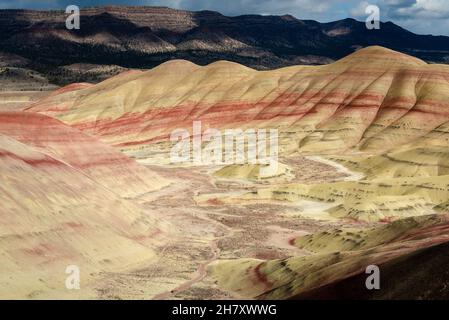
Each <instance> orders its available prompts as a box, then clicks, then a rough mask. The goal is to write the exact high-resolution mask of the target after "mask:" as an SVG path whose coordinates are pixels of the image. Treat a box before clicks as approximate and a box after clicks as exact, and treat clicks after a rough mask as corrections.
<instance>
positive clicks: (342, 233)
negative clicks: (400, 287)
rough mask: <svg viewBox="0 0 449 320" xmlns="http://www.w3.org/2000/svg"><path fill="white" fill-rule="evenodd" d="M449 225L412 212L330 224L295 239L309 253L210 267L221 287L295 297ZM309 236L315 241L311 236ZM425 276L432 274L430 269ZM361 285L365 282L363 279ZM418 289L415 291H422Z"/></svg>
mask: <svg viewBox="0 0 449 320" xmlns="http://www.w3.org/2000/svg"><path fill="white" fill-rule="evenodd" d="M448 227H449V224H448V217H447V215H439V216H434V215H432V216H424V217H419V218H408V219H404V220H401V221H397V222H395V223H394V224H391V225H388V226H380V227H377V228H374V229H370V230H356V229H352V230H329V231H327V232H322V233H319V234H316V235H311V236H306V237H304V238H300V239H298V240H297V241H296V245H298V246H300V247H302V248H306V249H309V250H311V251H312V253H311V255H308V256H302V257H292V258H287V259H283V260H268V261H263V260H254V259H237V260H229V261H220V262H217V263H215V264H213V265H211V266H210V268H209V271H210V273H211V275H212V277H213V278H215V279H216V280H217V281H218V284H219V285H220V286H221V287H224V288H227V289H229V290H232V291H234V292H238V293H239V294H242V295H244V296H249V297H253V298H259V299H287V298H294V297H296V296H298V295H300V294H303V293H306V292H308V291H310V290H312V289H315V288H319V287H323V286H326V285H328V284H331V283H334V282H338V281H341V280H342V279H345V278H348V277H351V276H354V275H357V274H360V273H363V272H365V268H366V267H367V266H368V265H370V264H376V265H380V264H383V263H385V262H388V261H391V260H393V259H395V258H397V257H401V256H406V255H408V254H410V253H412V252H417V251H418V250H420V249H425V248H429V247H432V246H435V245H438V244H441V243H445V242H447V241H448V240H449V235H448ZM382 235H383V236H384V238H383V237H382ZM359 236H360V237H359ZM324 238H325V239H324ZM310 239H314V241H310V242H309V240H310ZM314 252H317V253H314ZM408 267H409V268H413V266H408ZM426 276H427V277H430V275H429V274H426ZM365 278H366V277H365ZM429 279H430V278H429ZM358 285H359V286H364V281H362V282H360V283H358ZM365 290H366V289H365ZM418 291H419V290H418ZM418 291H417V292H414V293H415V294H419V292H418ZM334 298H343V297H338V296H334Z"/></svg>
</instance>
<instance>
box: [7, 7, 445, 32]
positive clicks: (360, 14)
mask: <svg viewBox="0 0 449 320" xmlns="http://www.w3.org/2000/svg"><path fill="white" fill-rule="evenodd" d="M70 4H75V5H79V6H80V7H85V6H101V5H107V4H120V5H156V6H168V7H172V8H179V9H187V10H205V9H208V10H216V11H219V12H221V13H223V14H225V15H231V16H233V15H240V14H247V13H257V14H287V13H288V14H291V15H293V16H295V17H297V18H300V19H314V20H318V21H321V22H327V21H333V20H338V19H342V18H347V17H353V18H356V19H358V20H364V19H365V17H366V16H365V14H364V9H365V8H366V6H367V5H368V4H376V5H378V6H379V7H380V9H381V11H380V13H381V20H382V21H393V22H395V23H397V24H399V25H400V26H402V27H404V28H406V29H408V30H411V31H413V32H416V33H421V34H435V35H439V34H444V35H449V0H367V1H365V0H363V1H362V0H321V1H320V0H14V1H11V0H0V8H30V9H63V8H65V7H66V6H68V5H70Z"/></svg>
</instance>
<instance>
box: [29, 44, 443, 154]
mask: <svg viewBox="0 0 449 320" xmlns="http://www.w3.org/2000/svg"><path fill="white" fill-rule="evenodd" d="M448 75H449V67H447V66H444V65H427V64H426V63H424V62H423V61H420V60H418V59H416V58H412V57H410V56H407V55H404V54H400V53H397V52H394V51H391V50H388V49H384V48H382V47H369V48H365V49H361V50H359V51H357V52H356V53H354V54H352V55H350V56H348V57H346V58H344V59H342V60H340V61H337V62H336V63H333V64H330V65H325V66H313V67H310V66H307V67H306V66H294V67H288V68H283V69H278V70H272V71H262V72H259V71H255V70H252V69H249V68H247V67H244V66H241V65H238V64H235V63H231V62H225V61H221V62H216V63H212V64H210V65H208V66H204V67H200V66H197V65H194V64H192V63H190V62H187V61H180V60H174V61H170V62H167V63H164V64H162V65H160V66H158V67H156V68H154V69H152V70H149V71H146V72H142V73H128V74H125V75H120V76H117V77H113V78H111V79H109V80H107V81H104V82H102V83H100V84H97V85H94V86H92V87H88V88H84V89H81V90H77V91H75V92H73V93H71V94H70V96H67V94H61V95H58V94H55V95H54V96H52V97H51V98H49V99H46V100H45V101H44V102H42V103H37V104H35V105H34V106H33V107H31V108H30V109H29V110H30V111H38V112H43V113H49V114H52V115H56V116H57V117H58V118H59V119H61V120H62V121H63V122H66V123H68V124H71V125H74V126H75V127H77V128H79V129H81V130H84V131H86V132H88V133H90V134H93V135H98V136H99V137H100V138H101V139H102V140H103V141H106V142H108V143H110V144H113V145H117V146H120V147H121V148H122V149H124V150H125V151H126V152H130V153H139V156H140V157H151V156H152V150H151V148H150V147H149V146H148V145H149V144H151V143H155V142H161V141H166V140H167V138H168V136H169V134H170V132H171V131H172V130H173V129H174V128H180V127H181V128H186V129H191V127H192V121H193V120H201V121H202V122H203V125H204V127H215V128H236V127H237V128H278V129H279V130H280V139H281V145H282V151H283V152H284V153H289V152H296V151H301V152H307V153H320V154H326V153H327V154H329V153H335V152H342V151H364V152H379V150H389V149H391V148H393V147H397V146H402V145H404V144H407V143H411V142H416V141H418V140H419V141H420V143H422V144H428V143H432V144H436V145H438V146H447V145H448V135H447V132H448V130H447V126H448V124H447V122H448V120H449V106H448V103H449V102H448V101H449V83H448V81H447V77H448ZM60 104H61V106H62V107H58V105H60ZM161 147H162V149H164V148H165V149H167V148H168V145H167V146H164V145H161ZM147 148H148V150H147Z"/></svg>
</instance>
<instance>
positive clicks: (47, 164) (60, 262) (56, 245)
mask: <svg viewBox="0 0 449 320" xmlns="http://www.w3.org/2000/svg"><path fill="white" fill-rule="evenodd" d="M35 134H37V133H35ZM0 180H1V181H2V183H1V185H0V200H1V203H2V206H1V208H0V262H1V263H0V296H1V297H2V298H46V297H53V298H64V297H72V298H73V297H78V295H79V296H82V297H94V296H96V292H95V291H94V290H93V288H94V287H95V285H94V283H95V281H96V280H98V279H99V278H101V277H103V273H104V272H115V271H119V270H123V269H124V268H129V267H135V266H139V265H141V264H143V263H146V264H147V265H148V263H151V262H152V261H154V259H155V251H154V249H155V246H156V245H158V241H160V240H158V236H160V234H161V233H162V232H163V230H164V229H163V224H162V223H160V222H158V221H156V220H154V218H151V217H150V216H148V213H145V212H143V211H142V210H141V209H140V208H139V207H137V206H135V205H133V204H131V203H130V202H128V201H127V200H124V199H122V198H121V197H120V196H118V195H117V194H116V193H114V192H113V191H111V190H110V189H108V188H106V187H105V186H103V185H102V184H99V183H97V182H96V181H94V180H93V179H92V178H91V177H89V176H88V175H86V174H85V173H83V172H82V171H81V170H79V169H77V168H75V167H73V166H71V165H70V164H68V163H67V162H63V161H62V160H60V159H56V158H54V157H52V156H51V155H49V154H46V153H44V152H43V151H42V148H35V147H33V146H30V145H27V144H24V143H21V142H19V141H17V140H15V139H13V138H11V137H8V136H5V135H3V134H0ZM68 265H77V266H78V267H79V268H80V271H81V279H82V280H81V281H82V282H81V290H72V291H69V290H67V289H66V287H65V279H66V277H67V276H68V274H66V273H65V271H66V267H67V266H68Z"/></svg>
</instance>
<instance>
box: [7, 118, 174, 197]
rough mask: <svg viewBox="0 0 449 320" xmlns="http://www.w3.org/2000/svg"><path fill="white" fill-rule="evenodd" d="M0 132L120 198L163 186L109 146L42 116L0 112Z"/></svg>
mask: <svg viewBox="0 0 449 320" xmlns="http://www.w3.org/2000/svg"><path fill="white" fill-rule="evenodd" d="M0 133H1V134H4V135H8V136H9V137H11V138H13V139H16V140H18V141H20V142H22V143H24V144H27V145H30V146H33V147H34V148H36V149H37V150H40V151H42V152H44V153H45V154H48V155H50V156H52V157H54V158H56V159H58V160H60V161H62V162H64V163H66V164H67V165H70V166H71V167H73V168H74V169H77V170H79V171H80V172H82V173H83V174H86V175H87V176H89V177H90V178H92V179H93V180H95V181H96V182H97V183H100V184H102V185H103V186H104V187H106V188H108V189H110V190H112V191H114V192H116V193H117V194H119V195H120V196H123V197H131V196H136V195H140V194H144V193H147V192H150V191H154V190H158V189H160V188H161V187H163V186H164V185H167V181H166V180H165V179H162V178H161V177H159V176H158V175H157V174H155V173H153V172H151V171H150V170H149V169H147V168H145V167H143V166H141V165H139V164H137V163H136V162H135V161H134V160H132V159H130V158H129V157H127V156H125V155H123V154H121V153H120V152H118V151H117V150H115V149H113V148H112V147H110V146H107V145H105V144H104V143H101V142H99V141H98V140H97V139H96V138H93V137H90V136H88V135H85V134H83V133H81V132H80V131H79V130H76V129H74V128H71V127H69V126H67V125H65V124H63V123H61V122H60V121H58V120H56V119H53V118H50V117H48V116H45V115H40V114H37V113H28V112H0ZM124 186H126V187H124Z"/></svg>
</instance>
